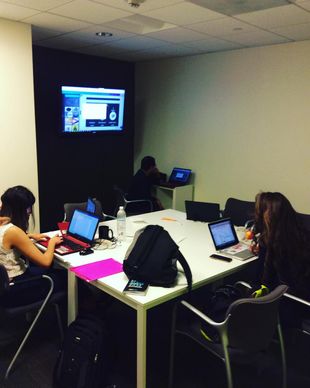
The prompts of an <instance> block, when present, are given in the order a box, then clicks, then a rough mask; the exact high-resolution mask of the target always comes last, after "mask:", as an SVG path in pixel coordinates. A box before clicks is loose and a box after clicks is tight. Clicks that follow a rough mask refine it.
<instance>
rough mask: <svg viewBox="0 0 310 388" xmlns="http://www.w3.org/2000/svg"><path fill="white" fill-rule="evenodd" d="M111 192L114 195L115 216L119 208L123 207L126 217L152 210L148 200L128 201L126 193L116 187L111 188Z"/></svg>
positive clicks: (151, 204) (150, 202)
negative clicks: (112, 191)
mask: <svg viewBox="0 0 310 388" xmlns="http://www.w3.org/2000/svg"><path fill="white" fill-rule="evenodd" d="M113 190H114V192H115V195H116V207H115V212H114V214H115V215H116V214H117V211H118V209H119V207H120V206H123V207H124V210H125V212H126V215H127V216H134V215H137V214H143V213H149V212H152V211H153V210H154V209H153V203H152V201H151V200H149V199H128V198H127V193H125V191H124V190H122V189H121V188H120V187H119V186H117V185H114V186H113Z"/></svg>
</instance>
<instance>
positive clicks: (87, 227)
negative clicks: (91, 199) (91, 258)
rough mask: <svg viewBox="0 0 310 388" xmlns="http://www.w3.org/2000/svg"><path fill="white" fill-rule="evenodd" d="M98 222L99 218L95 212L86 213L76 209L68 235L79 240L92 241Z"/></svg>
mask: <svg viewBox="0 0 310 388" xmlns="http://www.w3.org/2000/svg"><path fill="white" fill-rule="evenodd" d="M98 223H99V218H98V217H97V216H95V215H94V214H89V213H85V212H82V211H81V210H78V209H76V210H75V211H74V213H73V216H72V219H71V222H70V225H69V229H68V235H70V236H72V237H75V238H77V239H78V240H82V241H85V242H88V243H91V242H92V241H93V239H94V236H95V233H96V230H97V226H98Z"/></svg>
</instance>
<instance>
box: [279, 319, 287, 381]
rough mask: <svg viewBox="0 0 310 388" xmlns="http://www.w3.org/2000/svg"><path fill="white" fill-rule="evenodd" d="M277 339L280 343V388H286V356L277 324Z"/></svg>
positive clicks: (280, 331)
mask: <svg viewBox="0 0 310 388" xmlns="http://www.w3.org/2000/svg"><path fill="white" fill-rule="evenodd" d="M278 337H279V342H280V349H281V360H282V387H283V388H286V387H287V376H286V356H285V347H284V340H283V334H282V330H281V326H280V324H278Z"/></svg>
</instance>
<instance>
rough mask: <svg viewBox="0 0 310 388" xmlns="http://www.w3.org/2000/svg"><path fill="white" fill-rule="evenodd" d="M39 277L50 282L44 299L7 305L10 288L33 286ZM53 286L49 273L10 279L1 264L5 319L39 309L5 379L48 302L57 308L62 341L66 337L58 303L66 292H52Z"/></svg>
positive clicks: (0, 291) (1, 301) (0, 298)
mask: <svg viewBox="0 0 310 388" xmlns="http://www.w3.org/2000/svg"><path fill="white" fill-rule="evenodd" d="M39 279H44V280H45V281H46V282H47V283H48V284H49V288H48V292H47V294H46V297H45V298H44V299H42V300H40V301H37V302H34V303H30V304H27V305H21V306H14V307H10V306H7V305H6V303H4V302H5V299H6V296H7V295H8V293H9V292H10V290H11V289H12V288H13V287H14V286H15V285H16V284H21V283H28V284H29V287H31V284H32V282H36V281H38V280H39ZM53 288H54V282H53V279H52V278H51V277H50V276H47V275H41V276H35V277H33V278H31V279H27V280H19V281H15V282H14V281H10V279H9V277H8V273H7V271H6V268H5V267H4V266H3V265H2V264H0V317H1V318H2V319H4V318H7V319H10V318H15V317H16V316H18V315H25V314H27V313H30V312H32V311H37V313H36V315H35V317H34V319H33V321H32V323H31V324H30V327H29V328H28V330H27V332H26V334H25V336H24V338H23V340H22V342H21V343H20V345H19V347H18V349H17V351H16V353H15V355H14V357H13V359H12V361H11V362H10V364H9V366H8V368H7V370H6V372H5V379H7V378H8V377H9V374H10V371H11V369H12V367H13V365H14V363H15V361H16V359H17V357H18V355H19V354H20V352H21V351H22V349H23V347H24V345H25V343H26V341H27V340H28V338H29V336H30V334H31V332H32V330H33V328H34V326H35V324H36V323H37V321H38V319H39V318H40V316H41V314H42V312H43V310H44V308H45V306H46V305H47V304H48V303H49V304H52V305H53V306H54V308H55V312H56V317H57V323H58V327H59V331H60V337H61V341H62V340H63V337H64V336H63V327H62V322H61V316H60V311H59V306H58V304H59V302H60V301H62V300H63V299H64V298H65V296H66V293H65V292H64V291H60V292H57V293H54V294H52V292H53Z"/></svg>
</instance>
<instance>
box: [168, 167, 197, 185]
mask: <svg viewBox="0 0 310 388" xmlns="http://www.w3.org/2000/svg"><path fill="white" fill-rule="evenodd" d="M191 172H192V170H190V169H188V168H179V167H174V168H173V170H172V172H171V174H170V177H169V180H168V182H161V184H160V185H161V186H165V187H171V188H175V187H178V186H185V185H186V184H187V183H188V181H189V177H190V175H191Z"/></svg>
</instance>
